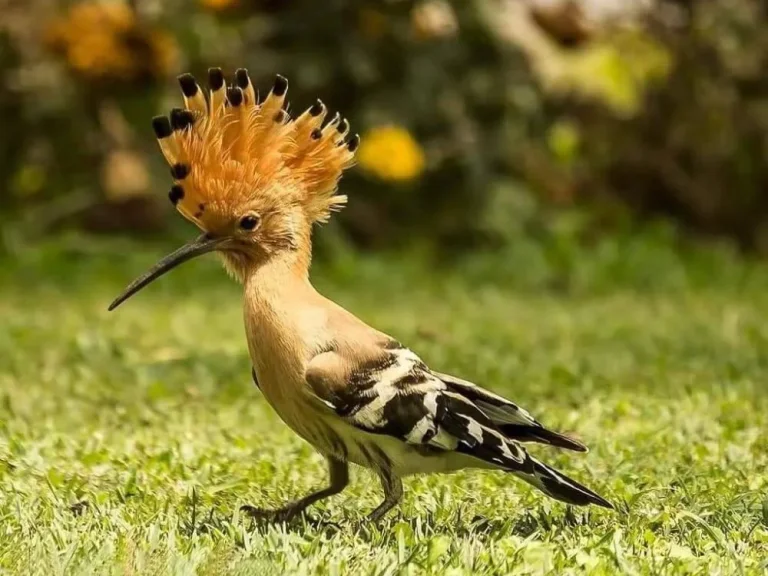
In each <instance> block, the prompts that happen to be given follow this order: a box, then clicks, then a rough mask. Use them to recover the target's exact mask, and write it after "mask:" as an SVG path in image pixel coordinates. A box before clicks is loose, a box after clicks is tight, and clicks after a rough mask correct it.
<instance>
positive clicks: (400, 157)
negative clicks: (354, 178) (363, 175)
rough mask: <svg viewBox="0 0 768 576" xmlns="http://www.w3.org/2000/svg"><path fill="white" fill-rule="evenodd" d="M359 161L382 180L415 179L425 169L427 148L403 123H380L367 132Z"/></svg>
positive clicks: (360, 150) (363, 139) (362, 140)
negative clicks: (397, 124) (399, 124)
mask: <svg viewBox="0 0 768 576" xmlns="http://www.w3.org/2000/svg"><path fill="white" fill-rule="evenodd" d="M357 161H358V163H359V164H360V166H361V167H362V168H363V169H364V170H365V171H367V172H369V173H371V174H373V175H374V176H376V177H378V178H380V179H382V180H390V181H398V182H401V181H406V180H413V179H414V178H416V177H418V176H419V175H420V174H421V173H422V172H423V171H424V164H425V159H424V151H423V150H422V148H421V146H420V145H419V143H418V142H416V140H414V138H413V136H411V133H410V132H408V130H406V129H405V128H403V127H401V126H378V127H376V128H372V129H371V130H369V131H368V132H367V133H365V134H364V135H363V137H362V139H361V143H360V149H359V150H358V152H357Z"/></svg>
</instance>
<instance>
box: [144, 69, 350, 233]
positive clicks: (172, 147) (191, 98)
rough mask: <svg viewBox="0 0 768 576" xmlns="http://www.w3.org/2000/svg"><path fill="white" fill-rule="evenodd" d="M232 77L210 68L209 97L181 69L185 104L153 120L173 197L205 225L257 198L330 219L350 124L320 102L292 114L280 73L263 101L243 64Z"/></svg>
mask: <svg viewBox="0 0 768 576" xmlns="http://www.w3.org/2000/svg"><path fill="white" fill-rule="evenodd" d="M235 80H236V85H235V86H230V87H227V86H226V83H225V82H224V76H223V74H222V72H221V69H219V68H211V69H210V70H209V71H208V84H209V96H208V98H206V97H205V95H204V94H203V90H202V89H201V88H200V86H199V85H198V84H197V82H196V81H195V79H194V77H193V76H192V75H190V74H183V75H182V76H180V77H179V84H180V85H181V90H182V92H183V94H184V104H185V108H184V109H181V108H175V109H173V110H172V111H171V115H170V119H169V118H168V117H166V116H158V117H156V118H154V119H153V121H152V125H153V127H154V130H155V134H156V135H157V138H158V141H159V143H160V148H161V149H162V151H163V154H164V156H165V158H166V160H167V161H168V163H169V164H170V165H171V174H172V175H173V178H174V181H175V183H174V186H173V187H172V188H171V192H170V193H169V197H170V199H171V201H172V202H173V203H174V205H175V206H176V208H177V209H178V210H179V211H180V212H181V213H182V214H183V215H184V217H186V218H187V219H189V220H191V221H192V222H194V223H195V224H197V225H198V226H200V227H201V228H203V229H210V228H211V227H215V225H216V222H214V221H213V220H215V219H216V218H218V217H220V215H221V214H226V213H228V212H231V211H233V210H236V209H238V208H239V207H241V206H244V205H247V204H248V203H250V202H254V201H264V202H266V203H273V204H276V205H278V206H279V205H288V204H292V205H300V206H301V207H302V208H303V209H304V212H305V214H306V216H307V219H308V221H309V222H310V223H311V222H322V221H325V220H327V219H328V217H329V216H330V213H331V212H332V211H334V210H338V209H340V208H341V207H342V206H343V205H344V204H345V203H346V200H347V198H346V196H342V195H337V194H336V188H337V184H338V181H339V178H340V177H341V173H342V171H343V170H344V169H345V168H347V167H349V166H350V165H351V164H352V162H353V159H354V153H355V150H357V147H358V144H359V142H360V139H359V137H358V136H357V135H355V136H352V137H351V138H349V139H347V134H348V132H349V123H348V122H347V121H346V120H345V119H342V118H341V117H340V116H339V115H338V114H336V116H335V117H334V118H333V119H332V120H330V121H329V122H327V123H326V124H325V126H323V120H324V119H325V116H326V108H325V105H323V103H322V102H320V100H318V101H317V102H316V103H315V104H314V105H312V107H310V108H309V109H308V110H307V111H306V112H304V113H303V114H301V115H300V116H299V117H298V118H295V119H293V118H291V117H290V116H289V114H288V113H287V112H286V111H285V109H284V105H285V94H286V91H287V90H288V81H287V80H286V79H285V78H283V77H282V76H277V79H276V80H275V84H274V86H273V87H272V90H271V92H270V93H269V95H268V96H267V98H266V99H264V101H263V102H261V103H259V102H258V101H257V97H256V92H255V91H254V89H253V85H252V84H251V81H250V79H249V78H248V73H247V71H246V70H245V69H242V68H241V69H239V70H237V72H236V75H235Z"/></svg>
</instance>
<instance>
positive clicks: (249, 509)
mask: <svg viewBox="0 0 768 576" xmlns="http://www.w3.org/2000/svg"><path fill="white" fill-rule="evenodd" d="M240 512H242V513H243V514H245V515H247V516H250V517H251V518H253V519H254V520H258V521H262V522H272V523H275V524H283V523H286V522H290V521H291V520H292V519H293V518H294V517H295V516H296V515H297V514H298V513H299V512H301V510H299V509H296V508H292V507H285V508H277V509H270V508H258V507H257V506H251V505H250V504H245V505H243V506H240Z"/></svg>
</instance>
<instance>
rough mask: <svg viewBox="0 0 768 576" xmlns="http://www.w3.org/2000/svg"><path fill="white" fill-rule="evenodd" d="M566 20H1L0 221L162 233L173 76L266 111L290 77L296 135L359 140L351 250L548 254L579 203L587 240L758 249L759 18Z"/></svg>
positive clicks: (722, 14) (531, 15) (765, 122)
mask: <svg viewBox="0 0 768 576" xmlns="http://www.w3.org/2000/svg"><path fill="white" fill-rule="evenodd" d="M591 3H592V4H595V3H599V2H598V0H593V1H592V2H591ZM630 4H632V3H631V2H629V0H627V2H626V3H625V5H624V12H627V11H630V10H629V8H628V7H629V6H630ZM638 4H639V3H638ZM583 5H585V4H582V3H580V2H575V1H573V0H562V1H556V0H551V1H548V2H546V4H544V5H540V4H539V3H537V2H536V0H530V2H523V1H522V0H472V1H471V2H470V1H467V0H386V1H384V0H327V1H324V2H318V1H317V0H248V1H247V0H166V1H163V2H160V1H159V0H134V1H133V2H121V1H120V0H101V1H99V0H80V1H74V0H73V1H65V0H60V1H56V0H28V1H26V2H11V3H10V7H9V8H8V9H5V8H4V15H3V18H2V19H0V46H1V47H2V49H0V112H1V113H2V114H3V119H4V128H3V130H2V134H0V152H2V157H0V186H1V187H0V195H1V196H2V197H0V211H2V212H4V213H5V215H4V216H0V217H1V218H3V219H4V221H6V222H8V221H9V218H8V214H9V213H12V214H15V215H22V216H26V218H27V220H26V221H27V222H29V221H33V222H34V223H35V226H34V227H32V228H31V229H34V230H35V231H42V230H47V229H50V228H51V227H54V226H57V225H60V224H62V223H65V224H66V223H74V224H78V225H85V226H87V227H89V228H96V229H99V230H105V231H114V230H144V231H147V230H162V229H163V228H164V227H165V226H166V225H167V223H168V222H178V218H177V217H176V216H174V215H172V214H173V212H172V210H170V208H169V207H168V206H166V201H165V200H164V199H165V194H164V193H163V191H162V189H163V188H165V187H166V186H168V185H169V179H168V176H167V174H166V173H165V171H164V170H161V168H160V167H161V166H162V163H161V162H160V161H159V154H158V153H157V151H156V149H155V144H154V139H153V137H152V134H151V130H150V129H149V119H150V117H151V116H153V115H154V114H157V113H159V112H161V111H164V110H167V109H168V108H170V107H171V106H173V105H176V103H177V102H178V93H177V92H176V90H175V86H174V83H173V81H172V77H173V75H174V74H176V73H179V72H182V71H185V70H187V69H188V70H190V71H192V72H193V73H195V74H196V75H198V76H199V77H204V76H205V71H206V69H207V68H208V67H209V66H214V65H215V66H222V67H224V68H225V69H227V70H229V71H230V72H231V71H233V70H234V69H235V68H236V67H239V66H243V65H245V66H247V67H248V68H249V70H250V73H251V76H252V78H253V79H254V80H255V81H256V83H257V85H258V87H259V88H260V89H261V91H262V93H264V92H265V91H266V90H268V88H269V86H270V84H271V81H272V78H273V77H274V73H275V72H280V73H282V74H284V75H286V76H287V77H288V78H289V79H290V80H291V83H292V84H291V92H290V100H291V103H292V108H291V111H292V112H295V113H298V112H300V111H301V110H303V109H304V108H306V107H308V106H309V105H310V104H311V103H312V102H313V101H314V99H315V98H317V97H320V98H322V99H323V101H324V102H326V104H328V105H329V106H330V107H331V108H332V112H335V110H339V111H341V112H342V113H343V114H344V115H345V116H346V117H347V118H348V119H349V120H350V122H351V124H352V126H353V129H354V130H356V131H358V132H360V134H361V135H362V145H361V149H360V154H359V166H358V168H357V169H355V170H353V171H352V172H351V173H350V174H349V176H348V177H346V178H345V181H344V183H343V186H344V191H345V193H348V194H349V195H350V196H352V197H353V201H352V202H351V203H350V204H349V207H348V208H347V209H346V210H345V211H343V212H342V213H341V214H340V216H339V218H338V219H337V220H338V222H339V223H340V224H341V228H340V229H341V230H344V232H345V234H347V235H348V236H349V237H351V238H352V239H353V240H354V241H355V242H356V243H358V244H362V245H367V246H380V245H385V244H389V245H392V244H394V245H398V244H413V243H417V242H418V241H419V237H420V236H422V237H424V238H425V239H426V238H429V241H430V242H434V243H436V244H439V245H441V246H442V247H444V248H446V249H447V250H448V251H449V252H451V251H454V250H455V249H465V248H468V247H472V246H477V245H478V244H482V245H489V244H490V245H509V244H510V243H513V242H515V239H516V238H520V236H521V235H527V236H530V235H531V234H533V235H534V236H535V235H536V234H549V235H550V236H552V237H556V236H557V234H558V233H557V231H556V230H554V228H556V226H557V225H556V224H552V223H548V221H549V220H550V217H549V214H550V211H549V209H548V208H547V204H555V205H559V204H570V203H574V202H582V201H583V202H587V203H588V204H589V205H590V206H591V207H593V208H595V210H594V211H593V214H594V215H597V216H598V217H599V218H600V219H601V221H608V222H613V223H617V222H618V223H623V222H625V214H624V213H625V210H624V209H621V208H620V209H618V210H615V207H616V206H617V205H618V206H625V207H630V208H631V209H633V210H634V211H635V212H636V213H638V214H642V215H646V214H651V215H656V214H664V215H669V216H672V217H674V218H676V219H678V220H680V221H681V222H683V223H684V224H685V225H687V226H689V227H690V228H693V229H697V230H703V231H706V232H715V233H723V234H728V235H732V236H734V237H737V238H738V239H739V241H740V242H741V244H742V245H743V246H747V247H751V246H763V245H768V240H766V238H768V234H765V233H764V232H763V230H765V229H766V227H765V225H764V222H765V218H766V214H765V212H766V200H765V198H766V195H765V190H766V174H767V173H768V153H767V152H766V138H768V136H766V135H767V134H768V119H767V117H768V112H766V111H767V110H768V95H767V94H766V75H765V70H766V69H768V67H767V66H766V58H768V35H766V34H765V33H764V31H765V29H766V25H767V24H768V22H767V21H766V14H765V11H766V9H765V8H764V7H763V5H762V4H760V3H756V2H753V1H752V0H711V1H700V2H683V1H678V2H672V1H671V0H659V1H657V2H655V3H653V8H652V9H651V10H650V12H647V13H644V14H643V16H642V17H640V16H638V15H637V14H635V13H632V14H630V17H629V18H628V19H625V20H617V21H608V22H605V21H602V22H597V23H595V22H594V21H592V20H590V19H589V18H587V15H586V14H585V12H584V9H583V8H582V6H583ZM594 221H595V217H594V216H593V217H592V218H590V219H587V221H586V223H585V222H582V224H581V225H582V226H583V229H584V231H585V233H586V232H587V231H591V229H592V227H593V223H594ZM553 222H554V220H553ZM26 229H27V230H29V229H30V227H27V228H26Z"/></svg>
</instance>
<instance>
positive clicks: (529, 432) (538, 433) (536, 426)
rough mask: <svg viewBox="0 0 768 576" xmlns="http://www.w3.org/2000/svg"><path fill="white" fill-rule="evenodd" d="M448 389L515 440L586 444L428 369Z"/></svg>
mask: <svg viewBox="0 0 768 576" xmlns="http://www.w3.org/2000/svg"><path fill="white" fill-rule="evenodd" d="M432 374H433V375H434V376H435V377H437V378H439V379H440V381H441V382H443V383H444V384H445V385H446V386H447V387H448V389H449V390H451V391H453V392H455V393H457V394H460V395H462V396H463V397H464V398H466V399H468V400H469V401H471V402H472V403H474V404H475V405H476V406H477V407H478V408H479V409H480V410H482V411H483V412H484V413H485V415H486V416H488V418H489V419H490V420H491V422H493V423H494V424H495V425H496V426H497V427H498V429H499V430H500V431H501V432H503V433H504V434H505V435H506V436H508V437H509V438H511V439H513V440H517V441H518V442H538V443H541V444H549V445H551V446H557V447H559V448H566V449H568V450H575V451H576V452H587V450H588V449H587V447H586V446H585V445H584V444H582V443H581V442H579V441H578V440H574V439H573V438H570V437H568V436H565V435H564V434H560V433H558V432H554V431H552V430H549V429H548V428H545V427H544V426H543V425H542V424H541V423H540V422H538V421H537V420H536V419H535V418H534V417H533V416H531V414H530V413H529V412H528V411H527V410H525V409H523V408H521V407H520V406H518V405H517V404H515V403H514V402H511V401H509V400H507V399H506V398H502V397H501V396H499V395H497V394H494V393H493V392H489V391H488V390H485V389H484V388H481V387H480V386H478V385H476V384H473V383H472V382H468V381H467V380H462V379H461V378H457V377H455V376H450V375H448V374H441V373H440V372H435V371H432Z"/></svg>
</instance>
